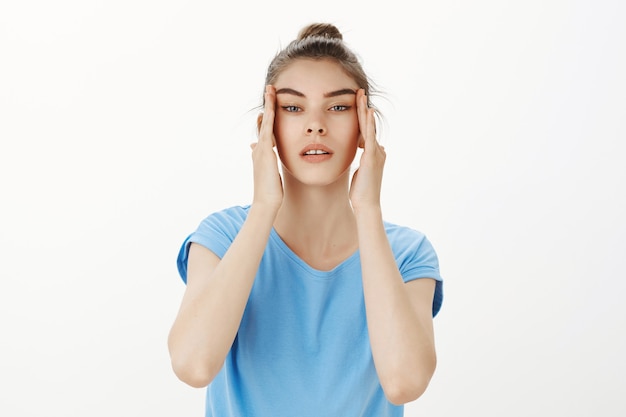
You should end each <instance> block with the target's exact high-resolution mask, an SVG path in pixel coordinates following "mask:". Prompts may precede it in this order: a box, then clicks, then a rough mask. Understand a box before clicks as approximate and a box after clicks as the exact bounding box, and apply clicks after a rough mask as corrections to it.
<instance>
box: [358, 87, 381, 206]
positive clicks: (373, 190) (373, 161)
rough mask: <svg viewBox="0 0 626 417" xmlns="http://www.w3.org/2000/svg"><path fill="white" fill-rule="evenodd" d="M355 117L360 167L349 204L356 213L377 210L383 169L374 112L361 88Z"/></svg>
mask: <svg viewBox="0 0 626 417" xmlns="http://www.w3.org/2000/svg"><path fill="white" fill-rule="evenodd" d="M356 106H357V116H358V120H359V129H360V130H361V136H360V138H359V147H361V148H363V153H362V154H361V160H360V162H359V168H358V169H357V170H356V172H355V173H354V175H353V176H352V184H351V185H350V201H351V202H352V207H353V208H354V209H355V210H358V209H363V208H367V207H374V208H380V191H381V187H382V180H383V168H384V166H385V159H386V154H385V148H384V147H383V146H381V145H380V144H379V143H378V140H376V119H375V117H374V109H372V108H369V107H368V105H367V96H366V95H365V92H364V90H363V89H360V90H359V91H357V95H356Z"/></svg>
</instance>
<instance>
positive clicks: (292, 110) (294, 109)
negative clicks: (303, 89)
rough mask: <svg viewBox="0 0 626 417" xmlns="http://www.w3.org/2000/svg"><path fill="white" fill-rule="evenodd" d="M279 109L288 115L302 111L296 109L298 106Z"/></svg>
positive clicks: (298, 108)
mask: <svg viewBox="0 0 626 417" xmlns="http://www.w3.org/2000/svg"><path fill="white" fill-rule="evenodd" d="M281 108H282V109H283V110H285V111H286V112H289V113H295V112H299V111H302V109H301V108H300V107H298V106H281Z"/></svg>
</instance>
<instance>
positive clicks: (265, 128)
mask: <svg viewBox="0 0 626 417" xmlns="http://www.w3.org/2000/svg"><path fill="white" fill-rule="evenodd" d="M275 109H276V90H275V89H274V86H271V85H268V86H266V87H265V107H264V109H263V114H262V115H261V116H262V120H261V124H260V127H259V135H258V141H257V142H256V143H252V144H250V147H251V148H252V163H253V165H254V167H253V168H254V169H253V174H254V197H253V201H252V203H253V204H260V205H263V206H267V207H269V208H271V209H275V210H278V209H279V208H280V205H281V204H282V202H283V185H282V179H281V177H280V173H279V172H278V158H277V157H276V152H275V151H274V146H275V145H276V138H275V136H274V115H275ZM261 116H260V117H261Z"/></svg>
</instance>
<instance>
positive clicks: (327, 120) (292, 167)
mask: <svg viewBox="0 0 626 417" xmlns="http://www.w3.org/2000/svg"><path fill="white" fill-rule="evenodd" d="M274 87H275V88H276V116H275V122H274V134H275V137H276V147H277V150H278V154H279V156H280V160H281V162H282V165H283V173H284V175H291V176H293V177H294V178H296V179H297V180H298V181H300V182H302V183H305V184H310V185H327V184H330V183H333V182H335V181H337V180H338V179H340V178H342V177H343V176H347V175H349V170H350V166H351V164H352V161H353V160H354V157H355V155H356V150H357V145H358V142H359V124H358V117H357V112H356V110H357V109H356V91H357V89H358V88H359V87H358V85H357V84H356V82H355V81H354V80H353V79H352V78H351V77H350V76H349V75H347V74H346V73H345V72H344V70H343V69H342V67H341V66H340V65H339V64H337V63H335V62H332V61H328V60H322V61H313V60H297V61H295V62H293V63H292V64H290V65H289V66H288V67H287V68H286V69H285V70H284V71H283V72H282V73H281V74H280V76H279V77H278V78H277V79H276V82H275V83H274Z"/></svg>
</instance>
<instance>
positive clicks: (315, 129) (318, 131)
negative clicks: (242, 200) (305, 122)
mask: <svg viewBox="0 0 626 417" xmlns="http://www.w3.org/2000/svg"><path fill="white" fill-rule="evenodd" d="M313 132H317V133H319V134H320V135H323V134H325V133H326V129H324V128H323V127H318V128H311V127H309V128H307V130H306V133H307V134H309V135H310V134H311V133H313Z"/></svg>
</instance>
